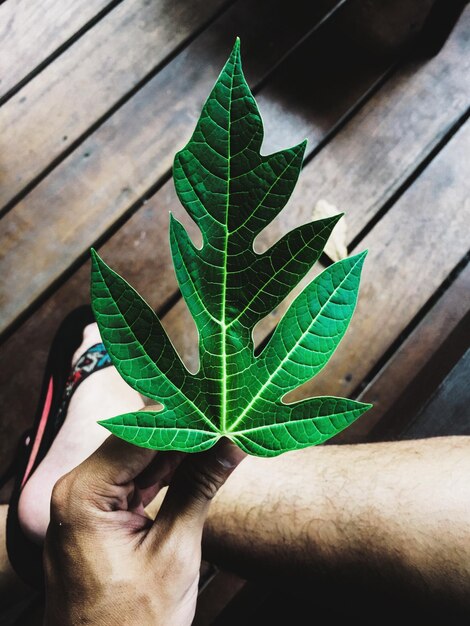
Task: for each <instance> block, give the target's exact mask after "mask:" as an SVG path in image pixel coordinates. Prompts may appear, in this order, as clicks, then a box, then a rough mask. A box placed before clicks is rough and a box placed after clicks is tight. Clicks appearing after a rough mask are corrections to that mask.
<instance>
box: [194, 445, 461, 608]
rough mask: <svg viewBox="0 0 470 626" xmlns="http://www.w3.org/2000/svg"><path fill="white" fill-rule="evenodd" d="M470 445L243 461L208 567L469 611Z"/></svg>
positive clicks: (218, 503) (217, 525) (213, 529)
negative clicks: (353, 586) (427, 599)
mask: <svg viewBox="0 0 470 626" xmlns="http://www.w3.org/2000/svg"><path fill="white" fill-rule="evenodd" d="M469 476H470V438H463V437H461V438H439V439H431V440H420V441H406V442H405V441H404V442H392V443H382V444H364V445H354V446H323V447H320V448H311V449H308V450H303V451H300V452H295V453H294V452H293V453H289V454H287V455H284V456H281V457H278V458H275V459H269V460H268V459H256V458H253V457H250V458H248V459H246V460H245V461H244V462H243V463H242V465H241V466H240V467H239V468H238V470H237V472H235V473H234V475H233V476H232V477H231V479H230V480H229V481H228V483H227V484H226V485H225V487H224V489H223V490H222V491H221V492H220V493H219V494H218V496H217V498H216V499H215V501H214V503H213V505H212V508H211V513H210V516H209V520H208V523H207V526H206V533H205V542H204V545H205V549H206V556H207V557H208V558H209V559H212V560H214V561H215V562H219V563H220V564H221V565H223V566H226V567H230V568H232V569H235V570H236V571H238V572H239V573H241V574H242V575H244V576H246V577H250V576H252V575H256V574H260V575H263V576H264V577H265V576H267V575H273V576H278V577H282V576H286V578H288V579H290V580H294V579H295V578H298V579H299V580H300V579H301V580H303V581H306V580H308V579H309V577H310V578H311V579H313V578H315V579H318V577H319V576H320V577H321V576H326V577H328V578H329V577H330V576H331V577H333V578H334V580H335V581H336V582H338V581H339V580H341V578H344V579H345V580H347V581H348V583H349V582H350V580H351V577H355V578H356V579H357V580H359V579H362V580H363V581H364V583H365V584H367V585H368V584H369V583H373V584H374V585H378V586H380V585H381V584H382V585H383V586H384V587H385V586H390V585H392V586H393V585H395V586H396V585H398V587H400V585H402V586H403V587H404V588H407V589H409V590H412V592H413V593H415V592H416V591H425V592H429V591H430V590H432V591H433V592H435V593H436V594H437V595H438V596H440V597H443V598H445V597H449V598H451V600H452V601H456V602H459V603H460V602H461V603H462V604H465V603H468V602H469V600H468V599H467V598H468V596H469V595H470V593H469V590H470V481H469Z"/></svg>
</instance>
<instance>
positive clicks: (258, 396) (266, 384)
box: [227, 258, 360, 432]
mask: <svg viewBox="0 0 470 626" xmlns="http://www.w3.org/2000/svg"><path fill="white" fill-rule="evenodd" d="M359 262H360V258H359V259H358V260H357V261H356V263H354V265H353V266H352V267H351V268H350V270H349V272H348V273H347V274H346V276H344V278H343V279H342V280H341V282H340V283H339V284H338V285H337V287H335V289H334V291H333V292H332V293H331V294H330V297H329V298H328V300H327V301H326V302H325V304H324V305H323V306H322V307H321V308H320V309H319V311H318V313H317V314H316V315H315V317H314V318H312V321H311V323H310V324H309V325H308V327H307V330H306V331H305V332H304V333H302V335H301V337H300V339H299V340H298V341H297V342H296V343H295V344H294V346H293V347H292V348H291V349H290V350H289V352H287V353H286V355H285V356H284V358H283V359H282V360H281V361H280V362H279V365H278V366H277V367H276V368H275V369H274V371H273V372H272V373H271V374H270V375H269V377H268V379H267V380H266V382H264V383H263V384H262V385H261V387H260V388H259V390H258V392H257V393H256V394H255V395H254V396H253V398H252V399H251V400H250V402H249V403H248V404H247V406H246V407H245V408H244V409H243V411H242V413H241V414H240V415H239V416H238V417H237V419H236V420H235V421H234V422H233V424H232V425H231V426H230V428H229V429H228V431H227V432H233V430H234V429H235V428H236V427H237V426H238V425H239V424H240V423H241V422H242V421H243V420H244V419H245V416H246V414H247V413H248V411H249V410H250V409H251V407H252V406H253V405H254V404H255V403H256V402H257V401H258V400H260V399H262V396H263V392H264V391H265V389H267V388H268V387H269V386H270V384H271V382H272V381H273V380H274V378H275V377H276V376H277V374H278V372H279V370H280V369H281V368H282V366H283V365H284V363H285V362H286V361H287V360H289V358H290V356H291V354H292V353H293V352H294V351H295V350H296V349H297V347H298V346H299V345H300V344H301V342H302V341H303V340H304V338H305V337H306V336H307V335H308V334H309V332H310V328H311V327H312V326H313V325H314V324H315V322H316V321H317V319H318V317H319V316H320V315H321V314H322V312H323V310H324V309H325V307H326V306H327V305H328V304H329V303H330V302H331V300H332V298H333V296H334V295H335V294H336V293H337V291H338V290H339V289H340V288H341V286H342V285H343V283H344V281H345V280H346V279H347V278H348V277H349V275H350V274H351V272H352V271H353V270H354V268H355V267H356V265H357V264H358V263H359ZM260 356H261V355H260ZM237 432H238V431H237Z"/></svg>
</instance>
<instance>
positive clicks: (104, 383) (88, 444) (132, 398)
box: [18, 324, 144, 544]
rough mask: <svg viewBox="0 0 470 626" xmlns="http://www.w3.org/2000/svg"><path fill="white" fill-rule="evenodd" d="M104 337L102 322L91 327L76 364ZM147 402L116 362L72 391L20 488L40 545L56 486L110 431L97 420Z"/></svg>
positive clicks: (28, 527) (23, 516) (24, 518)
mask: <svg viewBox="0 0 470 626" xmlns="http://www.w3.org/2000/svg"><path fill="white" fill-rule="evenodd" d="M100 342H101V337H100V334H99V331H98V326H97V325H96V324H90V325H89V326H87V327H86V328H85V330H84V332H83V342H82V344H81V345H80V347H79V348H78V350H77V351H76V352H75V354H74V356H73V359H72V365H73V364H75V363H76V361H77V360H78V359H79V357H80V356H81V355H82V354H83V353H84V352H85V351H86V350H87V349H88V348H90V347H91V346H93V345H95V344H96V343H100ZM143 405H144V403H143V401H142V398H141V396H140V394H139V393H137V391H134V390H133V389H132V388H131V387H129V385H128V384H127V383H126V382H124V380H123V379H122V378H121V376H120V375H119V374H118V372H117V370H116V368H115V367H113V366H110V367H107V368H105V369H102V370H99V371H97V372H94V373H93V374H91V375H90V376H89V377H88V378H86V379H85V380H84V381H83V382H82V383H81V385H80V386H79V387H78V388H77V390H76V391H75V392H74V394H73V395H72V398H71V400H70V404H69V407H68V411H67V416H66V419H65V421H64V424H63V425H62V428H61V429H60V431H59V432H58V433H57V436H56V438H55V439H54V442H53V444H52V446H51V448H50V449H49V452H48V453H47V455H46V457H45V458H44V459H43V461H42V462H41V464H40V465H39V467H38V468H37V469H36V470H35V471H34V473H33V475H32V476H31V478H30V479H29V480H28V482H27V483H26V485H25V486H24V488H23V491H22V493H21V496H20V501H19V507H18V514H19V520H20V524H21V527H22V528H23V531H24V532H25V533H26V534H27V536H28V537H30V538H31V539H32V540H33V541H35V542H36V543H39V544H42V542H43V540H44V537H45V534H46V530H47V526H48V524H49V507H50V501H51V493H52V488H53V486H54V485H55V483H56V482H57V480H58V479H59V478H60V477H61V476H63V475H64V474H66V473H67V472H69V471H70V470H72V469H73V468H74V467H76V466H77V465H79V464H80V463H81V462H82V461H83V460H84V459H86V458H87V457H88V456H89V455H90V454H92V453H93V452H94V451H95V450H96V448H98V446H100V445H101V443H102V442H103V441H104V440H105V439H106V438H107V437H108V435H109V432H108V431H107V430H106V429H105V428H103V427H102V426H99V425H98V424H97V423H96V422H97V420H101V419H106V418H108V417H113V416H114V415H118V414H119V413H126V412H127V411H137V410H138V409H141V408H142V407H143Z"/></svg>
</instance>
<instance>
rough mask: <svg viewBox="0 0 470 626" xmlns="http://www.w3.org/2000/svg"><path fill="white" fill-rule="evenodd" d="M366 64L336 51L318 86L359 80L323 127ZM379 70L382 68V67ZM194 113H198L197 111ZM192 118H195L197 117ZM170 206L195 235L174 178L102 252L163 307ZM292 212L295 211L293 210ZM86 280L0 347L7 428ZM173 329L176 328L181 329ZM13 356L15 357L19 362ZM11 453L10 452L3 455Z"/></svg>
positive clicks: (168, 289) (26, 401)
mask: <svg viewBox="0 0 470 626" xmlns="http://www.w3.org/2000/svg"><path fill="white" fill-rule="evenodd" d="M330 45H331V46H332V47H334V46H336V45H337V44H336V42H334V41H332V42H331V44H330ZM297 58H298V57H297ZM295 62H296V58H294V59H293V61H292V62H291V63H290V65H295ZM322 63H323V61H322ZM364 64H365V61H364V59H361V62H359V60H358V59H357V57H356V62H355V67H354V66H351V65H348V66H347V67H345V68H344V69H341V68H342V65H343V64H342V63H341V62H340V58H339V55H338V57H336V60H335V61H334V62H333V63H332V65H331V66H330V67H331V68H332V70H333V69H334V68H335V67H336V71H335V72H332V73H331V75H328V74H327V73H325V74H324V78H325V83H324V84H321V83H320V82H318V83H317V86H318V88H320V86H321V88H322V89H323V91H325V92H326V91H328V89H329V86H330V85H331V84H332V83H337V82H340V81H341V78H342V76H343V73H344V72H346V73H348V72H349V73H350V72H353V71H354V72H356V73H357V74H358V81H357V84H353V87H352V88H351V91H350V93H349V95H347V94H346V92H345V93H343V95H342V102H343V107H342V108H341V109H340V110H339V111H338V108H336V110H335V113H336V117H335V116H332V117H331V118H330V121H329V127H328V126H326V124H325V118H324V116H322V119H321V123H322V124H323V126H322V128H323V132H324V133H326V132H327V131H328V129H329V128H331V127H333V126H334V124H335V123H336V122H337V120H338V116H341V115H342V111H344V110H345V109H347V108H349V107H350V106H351V104H352V103H354V102H355V101H356V100H357V98H358V97H360V96H361V95H362V93H363V92H364V90H365V89H367V87H368V86H369V84H370V82H371V81H373V80H374V79H375V77H376V74H375V75H374V73H373V74H372V76H371V75H370V69H369V68H366V70H365V73H362V70H361V66H362V65H364ZM257 68H258V76H259V75H260V74H261V69H262V68H261V66H260V59H258V62H257ZM376 71H377V70H376ZM380 71H382V69H381V68H380ZM283 74H284V75H285V76H287V77H289V72H284V73H283ZM286 88H287V85H286ZM260 100H262V93H261V94H260ZM273 108H274V113H276V110H275V109H276V107H275V103H273ZM268 109H269V101H267V100H265V101H264V104H263V113H265V118H266V119H269V115H266V111H267V110H268ZM281 114H282V111H277V115H278V116H279V115H281ZM195 115H197V113H196V112H195ZM278 119H279V124H278V127H281V126H282V124H281V122H282V120H281V119H280V118H279V117H278ZM190 122H191V124H193V123H194V118H193V119H191V120H190ZM272 126H273V129H272V132H273V133H274V128H275V125H274V124H272ZM304 127H305V126H304ZM310 130H311V132H312V134H313V133H317V135H318V131H317V126H316V125H315V121H314V118H312V121H311V124H310ZM169 210H173V211H174V212H175V214H176V216H177V217H179V218H180V219H182V221H184V222H185V223H187V224H188V223H189V225H190V232H191V233H192V234H193V235H195V236H196V237H195V238H196V239H197V232H196V230H197V229H196V228H195V227H194V224H193V225H191V223H190V222H188V219H187V217H186V216H185V215H184V211H183V209H182V207H181V206H180V203H179V201H178V200H177V199H176V197H175V195H174V191H173V183H172V181H170V182H168V183H167V184H165V185H164V186H163V188H162V189H160V191H159V192H158V193H157V194H156V195H155V196H154V197H153V198H152V199H151V200H150V201H149V202H148V203H147V204H146V205H145V206H143V207H142V208H141V209H140V210H139V211H138V213H137V214H136V215H135V216H133V218H132V219H131V220H129V222H128V223H127V224H126V225H125V226H123V227H122V228H121V229H120V230H119V231H118V232H117V233H116V234H115V235H114V236H113V237H112V239H111V240H110V241H109V242H108V243H107V244H106V245H105V246H104V247H103V249H102V253H103V255H104V258H105V259H106V260H107V261H108V262H109V263H110V264H112V265H113V266H115V267H116V269H117V270H118V271H121V272H122V273H124V274H125V275H126V277H127V278H128V280H129V281H130V282H132V283H133V284H134V285H135V287H136V288H137V289H139V290H141V291H142V293H143V294H145V297H146V299H147V300H148V301H149V302H150V304H151V305H152V306H154V307H156V308H157V307H161V306H162V304H164V303H165V301H166V300H168V299H169V298H170V297H171V296H172V294H173V293H174V291H175V289H176V283H175V279H174V272H173V268H172V264H171V259H170V255H169V247H168V230H167V229H168V211H169ZM294 217H295V212H294V213H293V218H294ZM157 251H158V254H157ZM88 282H89V267H88V264H87V265H86V266H84V267H83V268H82V269H81V270H80V271H78V272H77V273H76V274H75V275H74V276H73V277H72V278H71V279H70V280H69V281H68V283H66V285H64V287H63V288H61V289H59V290H58V292H57V293H56V294H55V295H54V297H53V298H52V299H50V300H49V301H47V302H46V303H45V304H44V305H43V306H42V307H41V308H40V310H39V311H37V312H36V313H35V315H34V316H33V318H32V319H30V320H29V321H28V322H27V323H26V324H24V325H23V327H22V328H21V329H20V330H18V331H17V332H16V333H15V334H14V335H13V336H12V337H11V338H10V339H9V340H8V341H7V342H6V343H5V344H4V345H3V346H2V348H1V351H0V358H1V361H2V362H3V363H5V364H6V363H10V365H9V367H8V368H0V372H2V373H3V372H4V374H3V375H5V376H6V377H7V378H6V380H5V379H4V380H5V383H6V382H7V381H8V384H5V385H4V389H5V393H4V395H3V396H2V398H1V404H2V408H3V409H4V411H3V415H4V418H3V420H2V425H1V429H2V431H3V432H7V431H9V432H12V429H13V430H17V431H18V432H19V431H20V429H21V428H22V427H23V425H24V424H27V423H28V422H29V420H30V419H31V418H30V416H31V413H32V411H33V407H34V401H35V400H34V399H33V398H31V397H30V396H25V394H21V393H18V390H19V389H21V388H24V385H25V384H27V381H28V380H29V381H31V380H34V379H36V380H38V378H39V377H38V376H37V373H36V375H35V372H40V371H41V368H42V367H43V363H44V360H45V356H46V353H47V346H48V345H49V343H50V340H51V337H52V334H53V332H54V328H55V327H56V326H57V325H58V323H59V321H60V319H61V318H62V317H63V314H64V311H67V310H69V309H70V308H72V307H73V306H76V305H78V304H80V303H82V302H84V301H88V299H89V295H88ZM175 330H176V332H178V331H177V329H175ZM25 350H27V352H28V358H27V359H26V358H24V356H23V357H22V356H21V355H24V354H25ZM13 362H14V363H16V366H15V365H14V364H13ZM11 367H13V368H14V370H15V372H16V375H15V376H14V377H11V376H10V374H9V373H8V371H9V370H10V369H11ZM2 373H0V377H2ZM0 384H1V381H0ZM0 435H1V432H0ZM0 441H2V437H1V436H0ZM7 456H8V454H7V455H6V456H4V457H3V458H6V457H7Z"/></svg>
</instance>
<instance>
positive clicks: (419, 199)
mask: <svg viewBox="0 0 470 626" xmlns="http://www.w3.org/2000/svg"><path fill="white" fill-rule="evenodd" d="M469 150H470V125H469V124H466V125H465V126H464V127H463V128H462V129H461V130H460V131H459V132H458V133H457V134H456V135H455V136H454V137H453V138H452V140H451V141H450V142H449V143H448V144H447V145H446V146H445V147H444V148H443V149H442V150H441V152H440V153H439V154H438V155H437V156H436V157H435V159H434V160H433V161H432V162H431V164H430V165H429V166H428V167H427V168H426V170H424V172H423V173H422V174H421V176H420V177H419V178H418V180H417V181H416V182H415V183H414V185H413V186H412V187H411V188H410V189H408V190H407V192H406V193H405V194H404V195H403V196H402V197H401V198H400V199H399V201H398V202H397V203H396V204H395V205H394V206H393V207H392V208H391V209H390V210H389V211H388V213H387V214H386V215H385V216H384V217H383V218H382V219H381V220H380V222H379V223H378V224H377V225H376V226H375V227H374V228H373V229H372V231H371V232H370V233H369V234H368V235H367V236H366V237H365V238H364V239H363V240H362V241H361V243H360V245H359V249H360V250H362V249H364V248H368V249H369V255H368V258H367V259H366V262H365V266H364V273H363V279H362V283H361V292H360V297H359V302H358V306H357V309H356V312H355V314H354V318H353V321H352V323H351V326H350V327H349V329H348V332H347V333H346V335H345V337H344V339H343V341H342V343H341V345H340V346H339V348H338V350H337V351H336V353H335V354H334V355H333V357H332V358H331V360H330V362H329V363H328V366H327V367H326V368H325V369H324V370H323V371H322V372H321V373H320V374H319V375H318V376H317V377H316V378H314V379H313V380H312V381H310V382H309V383H306V384H305V385H304V386H303V388H301V390H300V393H305V394H308V395H322V394H326V395H328V394H332V395H345V396H348V395H350V394H351V393H352V392H353V390H354V389H355V388H356V387H357V385H358V384H359V383H360V382H361V381H362V380H363V378H364V377H365V376H366V375H367V374H368V372H370V371H371V370H372V368H373V367H374V365H375V364H376V363H377V361H378V359H379V358H380V357H381V355H382V354H384V353H385V352H386V351H387V349H388V348H389V346H390V345H391V344H393V342H394V341H395V339H396V338H397V337H398V336H399V335H400V333H401V332H402V331H403V329H405V328H406V327H407V326H408V324H409V323H410V322H411V321H412V320H413V318H414V317H415V315H417V314H418V313H419V311H420V309H421V308H422V307H423V306H424V305H425V304H426V302H427V301H428V299H429V298H430V297H431V296H432V294H433V293H434V292H435V291H436V289H438V288H439V286H440V285H441V284H442V283H443V281H444V280H445V279H446V278H447V276H448V275H449V274H450V272H451V271H452V270H453V269H454V267H455V266H456V265H457V264H458V263H459V262H460V261H461V260H462V258H463V257H465V255H466V254H467V252H468V250H469V249H470V230H469V229H468V226H467V224H468V219H469V214H470V205H469V198H470V179H469V177H468V168H467V164H466V156H465V155H468V151H469ZM300 393H297V394H293V396H294V397H299V395H300Z"/></svg>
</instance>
